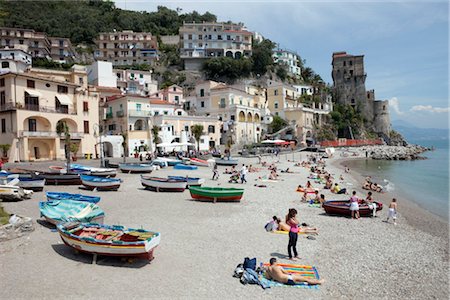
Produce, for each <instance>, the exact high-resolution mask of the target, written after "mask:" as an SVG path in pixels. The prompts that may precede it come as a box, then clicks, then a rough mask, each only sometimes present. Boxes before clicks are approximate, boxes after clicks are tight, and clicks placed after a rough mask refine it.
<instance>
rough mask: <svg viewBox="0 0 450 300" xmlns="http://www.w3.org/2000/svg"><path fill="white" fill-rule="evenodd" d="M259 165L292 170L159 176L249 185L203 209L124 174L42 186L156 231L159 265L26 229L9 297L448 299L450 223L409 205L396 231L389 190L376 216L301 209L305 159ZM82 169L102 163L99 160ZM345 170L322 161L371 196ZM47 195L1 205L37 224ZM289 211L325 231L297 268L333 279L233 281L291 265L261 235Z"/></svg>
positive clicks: (7, 250) (7, 286) (6, 278)
mask: <svg viewBox="0 0 450 300" xmlns="http://www.w3.org/2000/svg"><path fill="white" fill-rule="evenodd" d="M346 159H348V158H346ZM263 160H265V161H267V162H268V163H275V164H276V166H277V168H278V169H279V170H280V169H286V168H287V167H289V168H290V170H291V171H294V172H295V173H292V174H287V173H279V174H280V180H279V181H278V182H261V181H260V180H258V178H259V177H261V176H268V175H269V171H268V170H267V168H263V167H262V166H261V165H258V164H257V161H258V159H257V158H239V163H240V164H239V167H240V166H241V164H242V163H245V164H246V165H250V164H251V165H253V166H254V167H257V168H260V171H259V172H252V173H248V174H247V180H248V183H246V184H242V185H241V184H231V183H228V179H229V175H226V174H222V173H223V171H224V170H225V167H220V166H219V172H220V177H219V180H217V181H212V180H211V177H212V170H211V168H206V167H199V169H198V170H195V171H184V170H174V169H173V168H172V167H169V168H165V169H161V170H157V171H154V172H153V173H152V175H155V176H161V177H165V176H167V175H180V176H186V175H189V176H195V177H203V178H205V179H206V183H205V184H204V186H220V187H238V188H241V187H242V188H245V193H244V196H243V198H242V200H241V202H240V203H215V204H214V203H208V202H196V201H192V200H191V198H190V194H189V191H188V190H186V191H185V192H183V193H156V192H152V191H147V190H144V189H143V188H142V186H141V183H140V180H139V175H136V174H123V173H118V177H117V178H121V179H123V183H122V185H121V187H120V189H119V191H117V192H95V191H94V192H93V191H86V190H82V189H80V187H79V186H46V187H45V189H44V191H60V192H71V193H83V194H86V195H98V196H101V198H102V200H101V201H100V202H99V206H101V208H102V209H103V210H104V211H105V214H106V217H105V223H106V224H119V225H123V226H126V227H134V228H141V227H142V228H144V229H148V230H153V231H157V232H160V233H161V243H160V245H159V246H158V247H157V248H156V250H155V253H154V254H155V259H154V260H153V261H152V262H150V263H148V262H147V261H144V260H135V261H132V262H130V261H127V260H121V259H118V258H109V257H99V258H98V260H97V264H92V255H87V254H76V253H75V252H74V251H73V249H71V248H69V247H67V246H66V245H64V244H63V242H62V241H61V238H60V237H59V234H58V233H57V232H56V231H55V230H52V229H51V228H49V227H47V226H43V225H41V224H40V223H35V224H34V225H35V230H34V231H33V232H31V233H30V234H28V235H25V236H23V237H20V238H17V239H14V240H9V241H3V242H0V265H1V270H2V272H0V282H1V283H2V284H1V285H2V296H1V298H4V299H43V298H47V299H48V298H53V299H61V298H69V299H72V298H77V299H78V298H86V299H91V298H97V299H98V298H102V299H118V298H125V297H128V298H146V299H150V298H151V299H192V298H223V299H235V298H282V299H288V298H292V297H300V298H305V297H306V299H336V298H341V299H360V298H369V299H390V298H397V299H398V298H400V299H448V296H449V282H448V280H449V277H448V271H449V268H448V267H449V255H448V246H449V245H448V237H449V235H448V222H445V221H443V220H441V219H439V218H438V217H436V216H434V215H432V214H431V213H428V212H426V211H423V210H422V209H421V208H419V207H418V206H415V205H414V204H412V203H410V202H409V201H408V200H407V199H401V198H399V199H398V203H399V204H398V205H399V213H400V214H399V218H398V220H397V223H398V224H397V225H396V226H394V225H393V224H392V223H386V222H383V221H384V220H385V219H386V216H387V205H388V204H389V201H390V199H392V198H393V197H396V195H395V194H393V193H392V194H391V193H390V192H388V193H385V194H377V193H374V198H375V200H376V201H381V202H383V203H384V205H385V206H384V208H383V210H382V211H380V212H379V213H378V215H379V217H377V218H361V219H359V220H353V219H350V218H346V217H337V216H328V215H326V214H325V212H324V210H323V209H322V208H315V207H309V206H308V204H307V203H302V202H301V201H300V199H301V194H299V193H298V192H296V191H295V190H296V187H297V186H298V185H299V184H301V185H305V183H306V181H307V180H308V179H307V176H308V175H309V170H308V169H306V168H303V167H296V166H294V163H295V162H300V161H302V160H306V153H301V154H300V153H295V154H288V155H285V154H282V155H280V156H279V157H278V158H277V157H270V156H268V157H263ZM293 160H294V161H293ZM81 163H86V164H91V165H95V166H98V161H90V162H89V161H83V162H81ZM343 164H344V159H343V158H340V157H339V155H338V153H336V154H335V157H334V158H331V159H328V160H326V169H327V170H328V171H329V172H330V173H331V174H333V175H334V178H336V179H337V178H339V176H340V175H341V174H342V175H343V176H344V181H343V182H340V181H339V182H340V185H341V187H346V188H347V189H348V190H349V191H350V192H351V191H352V190H356V191H357V192H358V194H357V195H358V196H359V197H361V198H365V195H366V191H364V190H362V189H361V185H362V178H361V176H360V175H358V174H356V173H353V172H352V170H351V171H350V173H344V169H343V166H342V165H343ZM255 184H264V185H266V186H267V187H257V186H255ZM313 185H314V187H315V188H318V189H319V191H320V193H323V194H324V195H325V196H326V199H327V200H330V199H346V200H347V199H348V198H349V197H350V196H349V195H334V194H331V193H330V192H329V190H323V189H322V188H323V184H320V185H319V184H314V183H313ZM44 200H45V192H36V193H34V195H33V197H32V199H30V200H25V201H20V202H5V203H2V204H3V206H4V208H5V209H6V210H7V211H8V212H13V213H16V214H19V215H23V216H28V217H32V218H33V220H38V219H39V218H40V216H39V208H38V202H39V201H44ZM289 208H296V209H297V211H298V212H299V214H298V216H297V217H298V219H299V221H300V223H307V224H309V225H310V226H313V227H317V228H318V229H319V234H318V235H316V236H314V237H315V239H307V238H306V235H300V236H299V241H298V245H297V249H298V250H299V256H300V260H298V261H297V262H295V263H296V264H303V265H312V266H315V267H316V268H317V270H318V272H319V274H320V277H321V278H323V279H325V281H326V282H325V283H324V284H323V285H322V286H320V288H319V289H317V290H315V289H303V288H292V287H273V288H270V289H266V290H263V289H262V288H261V287H259V286H257V285H242V284H241V283H240V282H239V280H238V279H236V278H233V276H232V275H233V271H234V268H235V267H236V265H237V264H239V263H242V261H243V260H244V258H245V257H250V258H252V257H256V258H257V261H258V264H259V263H260V262H268V261H269V259H270V258H271V257H277V258H278V260H279V262H286V263H288V262H290V261H288V260H287V244H288V236H287V235H284V234H274V233H268V232H266V231H265V230H264V225H265V224H266V223H267V222H268V221H270V219H271V218H272V216H274V215H276V216H279V217H281V218H284V216H285V215H286V213H287V211H288V209H289Z"/></svg>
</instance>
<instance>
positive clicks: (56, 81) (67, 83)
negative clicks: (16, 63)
mask: <svg viewBox="0 0 450 300" xmlns="http://www.w3.org/2000/svg"><path fill="white" fill-rule="evenodd" d="M5 75H16V76H18V77H26V78H31V79H35V80H42V81H49V82H54V83H58V84H60V85H69V86H72V87H79V86H80V85H79V84H75V83H72V82H66V81H60V80H53V79H50V78H47V77H41V76H33V75H30V74H27V73H17V72H7V73H3V74H0V76H5Z"/></svg>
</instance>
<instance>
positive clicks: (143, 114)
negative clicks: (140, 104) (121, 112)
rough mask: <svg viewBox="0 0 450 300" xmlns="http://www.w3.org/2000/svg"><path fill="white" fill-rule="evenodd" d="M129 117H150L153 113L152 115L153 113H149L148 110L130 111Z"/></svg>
mask: <svg viewBox="0 0 450 300" xmlns="http://www.w3.org/2000/svg"><path fill="white" fill-rule="evenodd" d="M128 115H129V116H130V117H150V116H151V115H152V113H151V111H148V110H135V109H129V110H128Z"/></svg>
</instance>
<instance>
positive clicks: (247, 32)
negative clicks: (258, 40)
mask: <svg viewBox="0 0 450 300" xmlns="http://www.w3.org/2000/svg"><path fill="white" fill-rule="evenodd" d="M223 32H233V33H242V34H246V35H253V33H251V32H250V31H247V30H224V31H223Z"/></svg>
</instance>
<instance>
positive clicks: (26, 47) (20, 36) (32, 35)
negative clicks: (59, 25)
mask: <svg viewBox="0 0 450 300" xmlns="http://www.w3.org/2000/svg"><path fill="white" fill-rule="evenodd" d="M0 48H2V49H4V48H7V49H20V50H23V51H25V52H27V53H29V54H31V56H32V57H39V58H50V59H52V60H54V61H57V62H61V63H68V62H73V61H74V60H75V58H76V53H75V50H74V48H73V46H72V43H71V42H70V40H69V39H67V38H58V37H49V36H47V34H46V33H44V32H36V31H34V30H32V29H21V28H6V27H1V28H0Z"/></svg>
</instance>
